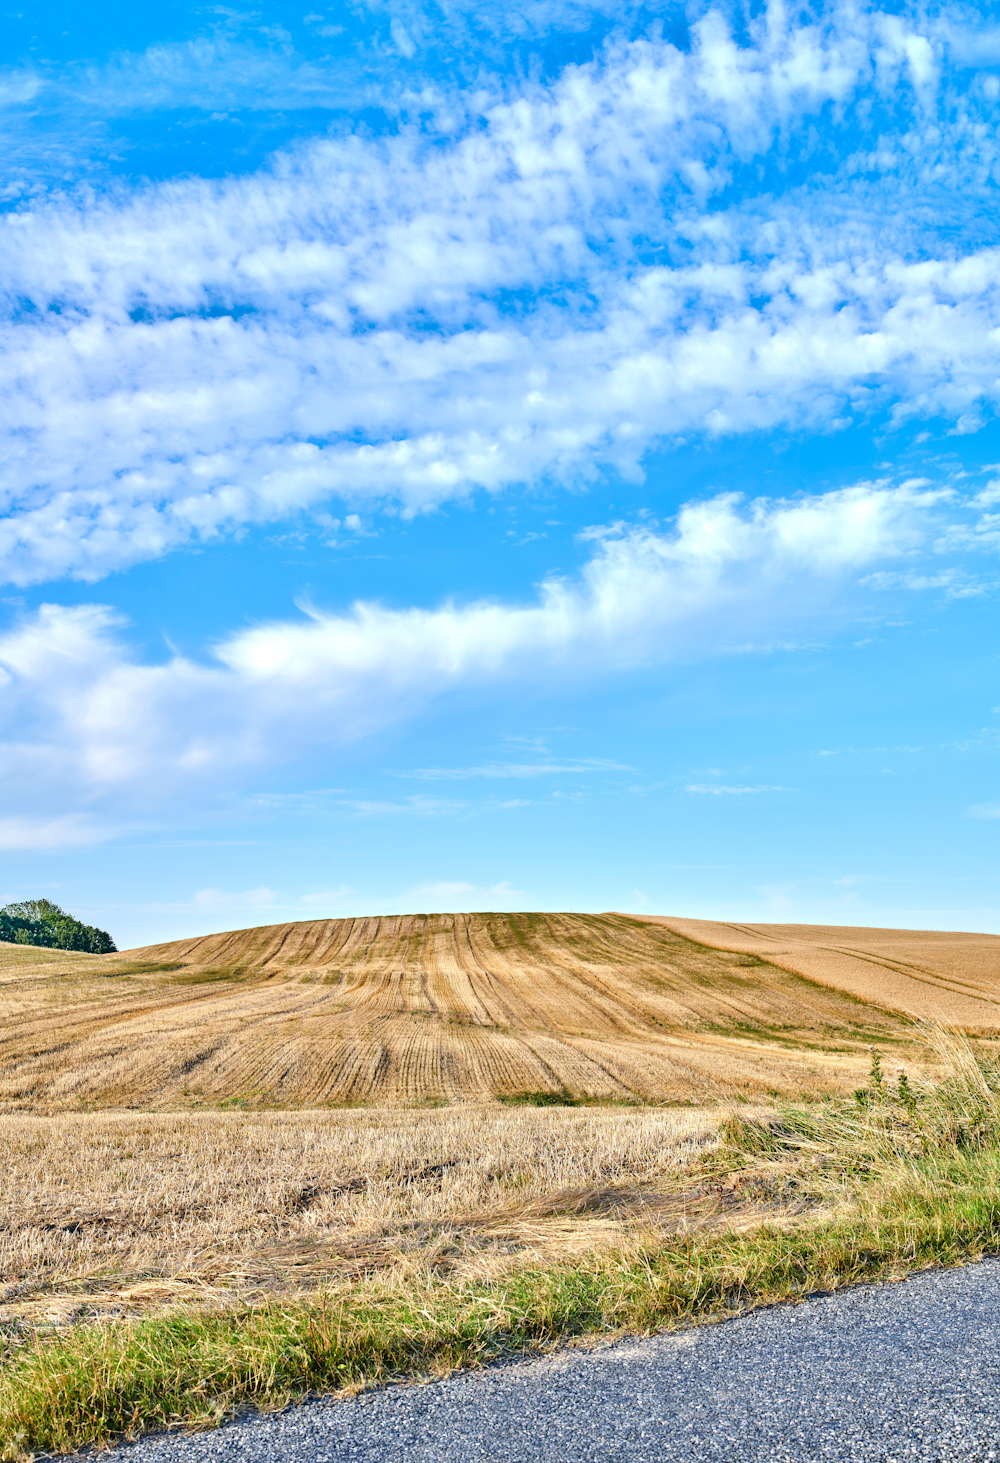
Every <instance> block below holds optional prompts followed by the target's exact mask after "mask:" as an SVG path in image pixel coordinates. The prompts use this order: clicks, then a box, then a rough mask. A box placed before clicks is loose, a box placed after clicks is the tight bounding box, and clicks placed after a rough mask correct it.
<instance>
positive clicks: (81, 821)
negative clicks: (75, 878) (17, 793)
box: [0, 814, 116, 851]
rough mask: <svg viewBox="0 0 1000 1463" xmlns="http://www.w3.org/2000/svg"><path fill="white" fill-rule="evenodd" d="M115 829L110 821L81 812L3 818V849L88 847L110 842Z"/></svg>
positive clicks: (0, 831)
mask: <svg viewBox="0 0 1000 1463" xmlns="http://www.w3.org/2000/svg"><path fill="white" fill-rule="evenodd" d="M115 832H116V830H115V828H114V827H111V826H109V825H108V824H107V823H105V824H103V825H101V824H99V823H95V822H94V821H92V820H89V819H87V818H85V817H82V816H80V815H78V814H70V815H69V816H67V817H62V818H59V817H54V818H53V817H44V816H43V817H41V818H38V817H31V816H30V815H25V816H24V817H20V818H0V849H23V850H25V851H28V850H32V851H41V850H43V849H49V848H84V847H86V846H87V845H89V844H93V843H104V842H106V841H107V840H108V839H109V838H112V837H113V836H114V834H115Z"/></svg>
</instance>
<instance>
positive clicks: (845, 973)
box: [642, 915, 1000, 1036]
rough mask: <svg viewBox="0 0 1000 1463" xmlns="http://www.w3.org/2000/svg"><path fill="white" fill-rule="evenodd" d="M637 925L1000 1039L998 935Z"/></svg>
mask: <svg viewBox="0 0 1000 1463" xmlns="http://www.w3.org/2000/svg"><path fill="white" fill-rule="evenodd" d="M642 918H644V919H648V920H649V922H650V923H653V924H661V925H663V926H664V928H666V929H669V930H672V931H673V932H674V933H675V934H679V935H685V936H686V937H687V938H688V939H692V940H698V941H700V942H702V943H703V944H705V945H710V946H712V947H714V948H715V949H719V950H732V951H733V952H734V953H742V954H746V955H751V956H756V957H757V958H758V959H760V960H766V961H768V962H769V963H770V964H773V965H778V966H780V967H781V968H782V969H783V970H790V971H794V972H795V973H796V974H798V975H804V976H806V977H807V978H808V979H809V980H814V981H817V982H818V983H819V984H821V985H825V986H830V987H832V988H833V989H835V990H838V991H847V992H849V993H850V994H851V995H853V996H856V997H857V998H858V1000H861V1001H874V1002H875V1003H876V1004H877V1005H879V1006H883V1007H885V1008H886V1009H888V1010H892V1011H900V1012H905V1013H906V1014H908V1015H910V1016H913V1017H915V1018H917V1019H918V1020H920V1021H930V1022H936V1023H938V1024H939V1025H942V1026H957V1027H960V1028H962V1029H963V1030H964V1031H968V1032H974V1033H977V1034H979V1035H983V1036H995V1035H997V1034H998V1033H1000V937H998V936H997V935H975V934H965V933H962V932H954V931H950V930H880V929H865V928H853V927H851V926H850V925H743V924H726V923H722V922H717V921H714V920H701V919H673V918H669V917H665V916H659V915H649V916H642Z"/></svg>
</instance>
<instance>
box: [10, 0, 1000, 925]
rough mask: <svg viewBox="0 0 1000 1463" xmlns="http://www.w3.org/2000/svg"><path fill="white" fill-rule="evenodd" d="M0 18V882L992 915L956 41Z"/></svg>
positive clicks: (982, 184) (945, 34) (351, 15)
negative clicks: (0, 165)
mask: <svg viewBox="0 0 1000 1463" xmlns="http://www.w3.org/2000/svg"><path fill="white" fill-rule="evenodd" d="M0 26H2V31H0V33H2V40H3V45H2V51H0V55H2V56H3V58H4V60H3V66H2V69H0V126H2V129H3V138H2V150H0V155H2V156H3V158H4V160H5V161H4V173H3V176H2V179H0V199H2V209H3V212H2V215H0V250H2V252H3V256H4V257H3V268H2V272H0V279H2V282H3V309H4V318H3V324H2V330H3V344H4V349H3V357H2V366H0V369H2V371H3V381H2V390H3V399H4V403H5V409H4V412H3V417H2V422H0V435H2V453H3V460H4V471H3V479H2V488H0V494H2V496H0V505H2V509H0V511H2V518H0V579H2V587H0V738H2V741H3V752H2V757H0V786H2V802H0V875H2V878H0V893H2V895H3V897H4V898H17V897H25V896H32V895H37V894H46V895H48V896H50V897H53V898H55V899H57V900H58V901H59V902H60V903H62V904H64V905H65V906H66V907H68V908H70V909H71V910H72V911H73V912H74V913H76V914H78V915H81V916H83V917H86V918H87V919H89V920H91V921H93V922H95V923H97V924H99V925H102V926H104V927H106V928H108V929H110V930H111V931H112V933H113V934H114V936H115V937H116V939H117V940H118V942H119V944H121V945H123V946H124V945H126V944H136V943H140V942H146V941H151V940H154V939H160V938H170V937H173V936H175V935H181V934H186V933H194V932H197V931H204V930H211V929H220V928H226V927H238V926H241V925H245V924H259V923H270V922H275V921H278V920H286V919H297V918H302V919H304V918H310V917H317V916H333V915H343V914H355V913H368V912H379V911H393V910H404V909H405V910H431V909H470V908H487V909H488V908H496V909H503V908H567V909H609V908H616V909H625V910H636V911H648V912H666V913H671V912H672V913H677V914H687V915H691V916H706V917H723V918H731V919H761V920H764V919H773V920H797V921H812V920H821V921H824V922H831V923H845V924H851V923H855V924H897V925H904V926H928V927H941V928H970V929H985V930H1000V879H998V872H1000V871H998V863H997V856H996V850H997V843H998V839H1000V674H998V672H1000V665H998V652H997V645H996V632H995V626H996V605H997V594H998V591H1000V419H998V402H1000V214H998V210H997V207H996V191H997V175H998V169H1000V141H998V129H997V119H998V115H1000V17H997V16H996V15H995V14H994V12H993V10H992V8H991V7H987V6H977V7H962V6H958V5H956V6H930V7H927V6H920V7H908V6H900V5H896V6H886V7H883V8H873V7H864V6H861V5H853V4H844V5H829V6H815V7H812V8H808V9H807V8H793V7H786V6H782V5H779V4H774V5H771V6H768V7H762V6H752V7H750V8H744V7H741V6H740V7H737V6H732V7H726V6H714V5H704V4H691V5H688V6H686V7H685V6H679V5H666V4H650V5H629V4H619V3H612V0H606V3H603V0H599V3H578V4H570V3H562V0H537V3H526V0H520V3H518V0H515V3H513V4H510V5H507V6H504V7H497V6H486V5H483V4H479V3H473V0H460V3H457V4H450V5H436V4H424V3H419V0H412V3H399V4H396V3H381V4H372V5H354V6H345V5H329V6H328V5H316V6H315V8H312V9H310V8H308V7H304V6H300V7H297V8H292V7H289V6H287V5H283V4H281V5H278V4H264V5H261V6H258V7H257V8H255V9H253V10H245V11H244V10H239V9H230V8H223V7H213V6H203V7H200V6H193V5H187V4H165V5H162V6H160V7H158V8H157V11H156V13H155V15H154V14H152V13H146V12H145V11H144V10H143V9H142V7H138V8H137V7H135V6H125V5H113V4H108V5H104V6H103V7H87V8H83V9H81V7H79V6H78V5H76V6H69V5H68V4H51V5H48V6H46V7H41V6H35V7H26V8H25V9H24V11H23V12H22V13H14V12H11V13H8V14H6V15H5V16H4V17H3V19H2V22H0Z"/></svg>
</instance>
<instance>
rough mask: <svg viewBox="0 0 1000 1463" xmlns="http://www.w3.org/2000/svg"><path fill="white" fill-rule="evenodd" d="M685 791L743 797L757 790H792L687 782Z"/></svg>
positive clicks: (787, 789)
mask: <svg viewBox="0 0 1000 1463" xmlns="http://www.w3.org/2000/svg"><path fill="white" fill-rule="evenodd" d="M684 791H685V792H703V793H712V794H713V795H714V796H715V797H743V796H744V795H745V794H746V793H758V792H792V791H794V789H793V788H790V787H772V786H765V785H764V784H758V785H757V786H756V787H744V786H736V787H726V786H725V785H724V784H722V783H717V782H689V783H688V785H687V787H686V788H685V789H684Z"/></svg>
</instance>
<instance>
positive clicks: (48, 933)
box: [0, 899, 118, 955]
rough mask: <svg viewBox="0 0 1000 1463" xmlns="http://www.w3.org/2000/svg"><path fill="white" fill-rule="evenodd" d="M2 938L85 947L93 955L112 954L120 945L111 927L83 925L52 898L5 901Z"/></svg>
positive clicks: (59, 947) (0, 929) (57, 946)
mask: <svg viewBox="0 0 1000 1463" xmlns="http://www.w3.org/2000/svg"><path fill="white" fill-rule="evenodd" d="M0 940H5V941H7V943H8V944H12V945H45V946H47V947H48V948H49V949H54V950H85V951H87V952H89V953H90V954H91V955H109V954H111V953H112V952H113V951H115V950H117V948H118V947H117V945H116V944H115V942H114V940H112V938H111V936H110V935H109V934H108V932H107V930H99V929H96V928H95V927H94V926H93V925H85V924H83V923H82V921H80V920H78V919H74V917H73V916H72V915H71V914H68V913H67V912H66V910H65V909H62V908H61V907H60V906H59V905H58V904H53V902H52V900H51V899H23V900H21V901H20V902H15V903H12V904H5V905H4V907H3V909H0Z"/></svg>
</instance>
